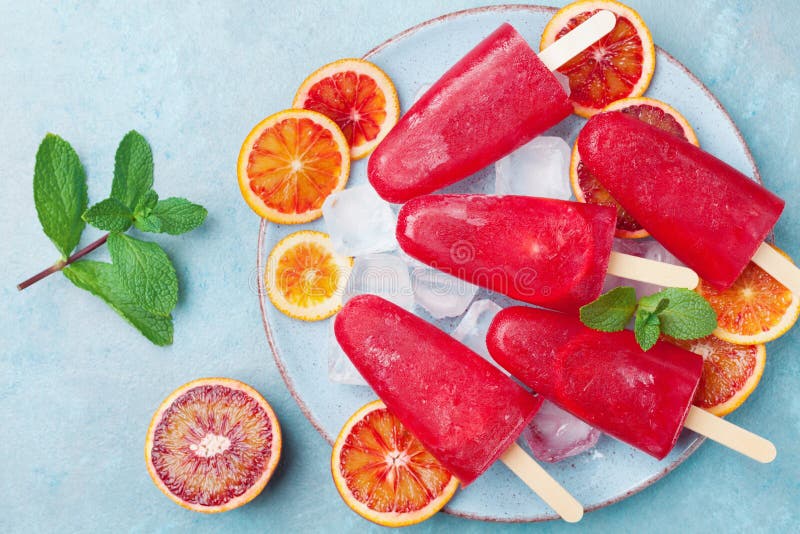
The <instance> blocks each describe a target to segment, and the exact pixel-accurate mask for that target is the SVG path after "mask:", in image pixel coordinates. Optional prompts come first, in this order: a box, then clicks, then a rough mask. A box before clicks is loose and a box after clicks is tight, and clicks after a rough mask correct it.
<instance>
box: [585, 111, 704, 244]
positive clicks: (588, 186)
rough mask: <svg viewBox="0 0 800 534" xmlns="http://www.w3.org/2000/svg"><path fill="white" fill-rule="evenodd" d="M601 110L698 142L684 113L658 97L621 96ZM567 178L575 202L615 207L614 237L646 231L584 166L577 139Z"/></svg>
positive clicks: (634, 237) (695, 143) (626, 236)
mask: <svg viewBox="0 0 800 534" xmlns="http://www.w3.org/2000/svg"><path fill="white" fill-rule="evenodd" d="M603 111H604V112H605V111H621V112H622V113H625V114H626V115H630V116H632V117H635V118H637V119H639V120H642V121H644V122H646V123H648V124H651V125H653V126H655V127H657V128H661V129H662V130H664V131H667V132H670V133H673V134H674V135H676V136H678V137H680V138H681V139H684V140H686V141H689V142H690V143H692V144H693V145H695V146H699V142H698V140H697V136H696V135H695V133H694V130H692V127H691V126H690V125H689V122H688V121H687V120H686V119H685V118H684V116H683V115H681V114H680V113H679V112H678V110H676V109H675V108H673V107H672V106H670V105H669V104H666V103H664V102H661V101H660V100H655V99H653V98H645V97H634V98H623V99H622V100H617V101H616V102H612V103H611V104H609V105H608V106H607V107H606V108H605V109H603ZM569 179H570V185H571V186H572V191H573V193H574V194H575V198H576V199H577V200H578V201H579V202H589V203H591V204H599V205H601V206H610V207H612V208H615V209H616V210H617V228H616V232H615V235H616V236H617V237H625V238H632V239H638V238H642V237H647V236H649V235H650V234H649V232H648V231H647V230H645V229H644V228H642V226H641V225H640V224H639V223H638V222H636V220H635V219H634V218H633V217H631V216H630V214H629V213H628V212H627V211H625V208H623V207H622V206H620V205H619V203H618V202H617V201H616V200H614V198H613V197H612V196H611V193H609V192H608V190H607V189H606V188H605V187H603V185H602V184H601V183H600V182H599V181H598V180H597V179H596V178H595V177H594V176H593V175H592V173H590V172H589V170H588V169H587V168H586V167H584V165H583V163H581V156H580V154H579V153H578V143H577V142H576V143H575V145H573V147H572V158H571V160H570V169H569Z"/></svg>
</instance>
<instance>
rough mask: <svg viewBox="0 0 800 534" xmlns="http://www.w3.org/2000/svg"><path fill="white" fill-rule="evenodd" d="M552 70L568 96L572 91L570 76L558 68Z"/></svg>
mask: <svg viewBox="0 0 800 534" xmlns="http://www.w3.org/2000/svg"><path fill="white" fill-rule="evenodd" d="M552 72H553V76H555V77H556V80H558V83H560V84H561V87H562V88H563V89H564V91H565V92H566V93H567V96H569V95H570V94H571V93H572V88H571V87H570V86H569V76H567V75H566V74H561V73H560V72H558V71H557V70H554V71H552Z"/></svg>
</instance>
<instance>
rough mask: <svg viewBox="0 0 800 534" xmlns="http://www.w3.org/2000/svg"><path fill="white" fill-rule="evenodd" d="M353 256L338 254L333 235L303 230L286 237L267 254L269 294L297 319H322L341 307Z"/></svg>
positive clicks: (279, 306) (270, 297)
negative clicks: (334, 247)
mask: <svg viewBox="0 0 800 534" xmlns="http://www.w3.org/2000/svg"><path fill="white" fill-rule="evenodd" d="M352 266H353V260H352V258H348V257H347V256H342V255H340V254H337V253H336V251H335V250H334V249H333V245H332V244H331V240H330V237H329V236H328V234H324V233H322V232H315V231H312V230H303V231H300V232H295V233H293V234H289V235H288V236H286V237H285V238H283V239H282V240H281V241H280V242H279V243H278V244H277V245H275V248H273V249H272V252H270V254H269V258H267V267H266V271H265V273H264V278H265V282H266V288H267V295H268V296H269V299H270V300H271V301H272V304H274V305H275V307H276V308H278V309H279V310H280V311H281V312H283V313H285V314H286V315H288V316H290V317H294V318H295V319H302V320H304V321H319V320H320V319H325V318H327V317H330V316H331V315H333V314H334V313H336V312H337V311H339V308H341V307H342V293H343V292H344V288H345V285H346V284H347V277H348V276H349V275H350V270H351V268H352Z"/></svg>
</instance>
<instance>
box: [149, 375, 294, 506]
mask: <svg viewBox="0 0 800 534" xmlns="http://www.w3.org/2000/svg"><path fill="white" fill-rule="evenodd" d="M280 455H281V429H280V425H279V424H278V418H277V417H276V416H275V412H273V411H272V407H271V406H270V405H269V403H267V401H266V400H264V397H262V396H261V395H260V394H259V393H258V392H257V391H256V390H254V389H253V388H251V387H250V386H248V385H247V384H244V383H242V382H239V381H238V380H232V379H230V378H202V379H200V380H195V381H194V382H189V383H188V384H184V385H183V386H181V387H180V388H178V389H176V390H175V391H173V392H172V394H170V396H169V397H167V398H166V400H164V402H163V403H162V404H161V406H160V407H159V408H158V410H157V411H156V413H155V415H153V419H152V421H151V422H150V428H149V429H148V431H147V439H146V440H145V450H144V456H145V461H146V462H147V471H148V472H149V473H150V476H151V477H152V479H153V482H155V484H156V486H158V488H159V489H160V490H161V491H162V492H164V494H165V495H166V496H167V497H169V498H170V499H172V500H173V501H174V502H176V503H177V504H179V505H181V506H182V507H184V508H188V509H189V510H194V511H196V512H204V513H218V512H225V511H228V510H232V509H234V508H238V507H239V506H242V505H244V504H246V503H248V502H249V501H251V500H252V499H253V498H255V497H256V496H257V495H258V494H259V493H261V490H263V489H264V486H266V485H267V482H268V481H269V479H270V477H271V476H272V473H273V472H274V471H275V467H276V466H277V465H278V460H279V459H280Z"/></svg>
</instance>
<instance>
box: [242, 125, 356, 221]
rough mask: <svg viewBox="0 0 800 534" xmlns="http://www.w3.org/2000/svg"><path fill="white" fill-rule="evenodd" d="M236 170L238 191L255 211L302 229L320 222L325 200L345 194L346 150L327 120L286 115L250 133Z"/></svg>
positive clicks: (344, 141)
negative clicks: (334, 195)
mask: <svg viewBox="0 0 800 534" xmlns="http://www.w3.org/2000/svg"><path fill="white" fill-rule="evenodd" d="M237 170H238V175H239V189H240V190H241V192H242V196H243V197H244V200H245V202H247V204H248V205H249V206H250V207H251V208H252V209H253V211H255V212H256V213H258V214H259V215H260V216H261V217H264V218H265V219H268V220H270V221H273V222H276V223H282V224H296V223H304V222H308V221H313V220H314V219H317V218H319V217H320V216H321V215H322V203H323V202H324V201H325V199H326V198H327V197H328V195H330V194H331V193H333V192H336V191H340V190H342V189H344V186H345V184H346V183H347V178H348V176H349V174H350V150H349V148H348V146H347V140H346V139H345V137H344V134H342V131H341V130H340V129H339V127H338V126H337V125H336V123H335V122H333V121H332V120H330V119H329V118H328V117H326V116H325V115H323V114H321V113H317V112H315V111H309V110H304V109H300V110H298V109H290V110H287V111H281V112H280V113H276V114H275V115H271V116H269V117H267V118H266V119H264V120H263V121H261V122H260V123H258V124H257V125H256V126H255V128H253V130H252V131H251V132H250V134H248V136H247V138H246V139H245V140H244V143H243V144H242V149H241V151H240V152H239V161H238V166H237Z"/></svg>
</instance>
